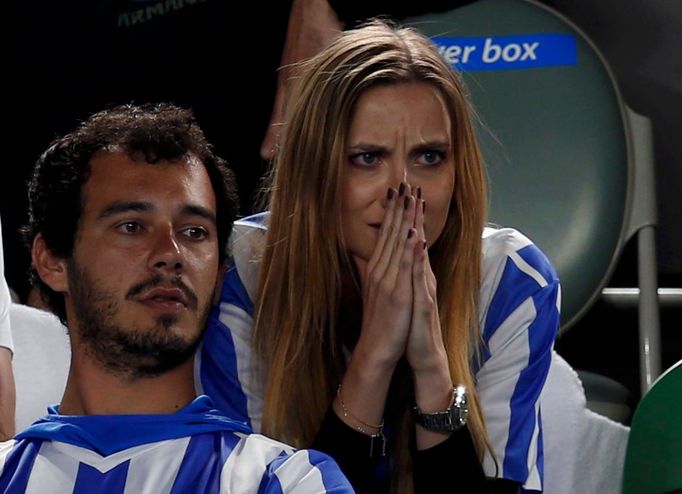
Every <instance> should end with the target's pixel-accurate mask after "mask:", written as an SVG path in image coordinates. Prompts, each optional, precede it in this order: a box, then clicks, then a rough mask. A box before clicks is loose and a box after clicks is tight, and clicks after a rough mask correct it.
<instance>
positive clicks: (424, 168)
mask: <svg viewBox="0 0 682 494" xmlns="http://www.w3.org/2000/svg"><path fill="white" fill-rule="evenodd" d="M451 143H452V125H451V122H450V117H449V115H448V113H447V110H446V107H445V105H444V104H443V101H442V99H441V96H440V94H439V93H438V91H437V89H435V88H434V87H433V86H432V85H430V84H427V83H423V82H414V83H403V84H393V85H381V86H375V87H373V88H370V89H368V90H367V91H365V92H364V93H363V94H362V95H361V96H360V98H359V99H358V101H357V104H356V107H355V111H354V115H353V119H352V120H351V124H350V129H349V135H348V147H347V148H346V155H345V162H344V163H343V165H342V166H343V178H342V205H341V223H342V228H343V234H344V237H345V240H346V245H347V247H348V249H349V250H350V253H351V255H352V256H353V258H354V259H355V260H356V262H360V263H361V264H362V262H363V261H364V262H366V261H368V260H369V259H370V257H371V256H372V252H373V251H374V245H375V244H376V240H377V236H378V232H379V226H380V225H381V222H382V220H383V218H384V211H385V208H386V203H387V198H386V192H387V190H388V188H389V187H393V188H394V189H397V188H398V186H399V185H400V182H406V183H407V184H409V185H410V186H411V187H412V189H413V190H414V188H415V187H417V186H419V187H421V189H422V199H424V200H425V201H426V210H425V234H426V242H427V243H428V245H432V244H433V243H434V242H435V241H436V240H437V239H438V237H440V235H441V233H442V232H443V229H444V227H445V223H446V220H447V216H448V210H449V207H450V201H451V200H452V194H453V189H454V181H455V174H454V170H455V167H454V157H453V151H454V150H453V149H451Z"/></svg>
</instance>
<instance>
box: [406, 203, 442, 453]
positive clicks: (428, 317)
mask: <svg viewBox="0 0 682 494" xmlns="http://www.w3.org/2000/svg"><path fill="white" fill-rule="evenodd" d="M417 196H418V197H419V199H418V200H417V211H416V215H415V229H416V231H417V236H418V237H419V242H418V244H417V246H416V251H415V255H414V264H413V269H412V288H413V295H412V298H413V304H412V318H411V321H410V332H409V336H408V339H407V348H406V352H405V354H406V357H407V361H408V363H409V365H410V367H411V368H412V373H413V375H414V398H415V402H416V404H417V406H418V407H419V409H420V410H421V411H423V412H427V413H433V412H442V411H444V410H445V409H446V408H447V407H448V405H449V403H450V397H451V396H452V378H451V376H450V367H449V364H448V358H447V353H446V352H445V346H444V345H443V335H442V332H441V326H440V317H439V314H438V298H437V297H436V277H435V275H434V274H433V270H432V269H431V264H430V263H429V256H428V251H427V249H426V247H427V245H426V238H425V236H424V210H425V202H424V200H423V199H421V197H420V196H421V194H420V193H419V191H418V192H417ZM416 432H417V434H416V440H417V449H420V450H421V449H426V448H430V447H432V446H435V445H436V444H438V443H440V442H442V441H444V440H445V439H446V438H447V435H445V434H441V433H438V432H431V431H428V430H426V429H424V428H422V427H420V426H417V431H416Z"/></svg>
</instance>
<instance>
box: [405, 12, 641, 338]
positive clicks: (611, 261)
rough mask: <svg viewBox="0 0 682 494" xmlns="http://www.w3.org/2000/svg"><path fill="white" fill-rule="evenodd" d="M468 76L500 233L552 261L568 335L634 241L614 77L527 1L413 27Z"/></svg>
mask: <svg viewBox="0 0 682 494" xmlns="http://www.w3.org/2000/svg"><path fill="white" fill-rule="evenodd" d="M406 22H407V23H408V24H411V25H413V26H414V27H416V28H417V29H418V30H420V31H421V32H423V33H424V34H427V35H428V36H431V37H432V39H434V41H435V42H436V44H438V45H439V46H440V47H441V50H442V51H443V54H444V55H445V56H446V58H449V60H450V61H451V63H453V65H455V66H456V67H459V68H460V70H462V76H463V78H464V81H465V83H466V85H467V88H468V90H469V91H470V93H471V99H472V101H473V105H474V108H475V110H476V112H477V114H478V117H479V120H480V122H479V125H478V129H477V130H478V137H479V142H480V143H481V146H482V150H483V155H484V158H485V161H486V165H487V170H488V176H489V185H490V199H491V201H490V202H491V210H490V213H489V220H490V221H491V222H492V223H496V224H500V225H504V226H513V227H515V228H517V229H519V230H521V231H522V232H523V233H525V234H526V235H528V236H529V237H530V238H532V239H533V241H534V242H535V243H536V244H538V246H539V247H540V248H541V249H542V250H543V251H544V252H545V253H546V254H547V256H548V257H549V258H550V260H551V261H552V263H553V264H554V266H555V268H556V269H557V272H558V274H559V278H560V279H561V283H562V298H563V301H562V311H561V312H562V314H561V316H562V330H565V329H566V328H568V327H569V326H570V325H571V324H572V323H573V322H574V321H576V320H577V319H579V317H580V316H581V315H582V313H583V312H584V311H586V310H587V309H588V308H589V306H590V305H591V303H592V301H593V300H594V299H595V298H596V297H597V296H598V295H599V294H600V292H601V289H602V287H603V286H604V284H605V283H606V281H607V280H608V277H609V276H610V274H611V272H612V270H613V268H614V266H615V264H616V261H617V258H618V255H619V254H620V251H621V246H622V244H623V243H624V238H625V235H626V223H627V219H628V215H629V210H628V200H629V195H630V187H629V183H630V180H631V176H632V171H631V164H630V159H629V153H630V150H629V148H628V140H627V133H628V126H627V124H628V123H627V118H626V116H625V109H624V106H623V104H622V102H621V97H620V94H619V92H618V88H617V86H616V84H615V81H614V78H613V76H612V74H611V72H610V70H609V68H608V66H607V64H606V63H605V61H604V59H603V57H602V56H601V55H600V54H599V52H598V51H597V49H596V47H595V46H594V45H593V44H592V43H591V42H590V40H589V39H588V38H587V37H586V36H585V35H584V34H583V33H582V32H581V31H580V30H579V29H578V28H577V27H576V26H575V25H573V24H572V23H571V22H570V21H568V20H567V19H566V18H564V17H562V16H561V15H559V14H557V13H556V12H554V11H552V10H550V9H548V8H546V7H545V6H543V5H541V4H539V3H536V2H534V1H528V0H480V1H477V2H474V3H472V4H469V5H466V6H464V7H461V8H458V9H454V10H452V11H449V12H446V13H438V14H429V15H424V16H421V17H416V18H410V19H407V20H406Z"/></svg>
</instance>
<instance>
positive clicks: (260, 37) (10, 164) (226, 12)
mask: <svg viewBox="0 0 682 494" xmlns="http://www.w3.org/2000/svg"><path fill="white" fill-rule="evenodd" d="M357 3H358V4H361V2H357ZM382 3H386V6H383V5H381V4H382ZM417 3H418V4H419V5H418V6H416V7H415V4H417ZM429 3H431V4H437V5H438V8H440V9H441V10H442V9H444V8H449V7H453V8H454V7H456V6H457V5H458V4H460V3H466V2H461V1H459V2H458V1H452V2H443V1H440V2H438V1H436V2H434V1H431V2H414V4H410V5H407V6H406V5H403V4H398V3H396V2H365V3H363V4H362V5H361V8H359V9H356V10H358V11H360V12H362V13H363V14H364V13H365V12H364V11H363V9H364V10H366V11H367V12H366V13H372V9H368V8H367V6H368V5H370V6H372V5H373V4H376V5H374V7H373V8H374V10H375V11H377V9H385V10H384V12H385V13H394V12H402V11H404V12H405V13H407V12H409V13H426V12H427V10H426V9H427V7H426V4H429ZM543 3H545V4H547V5H549V6H551V7H553V8H555V9H556V10H558V11H559V12H561V13H562V14H564V15H565V16H566V17H568V18H569V19H571V20H572V21H573V22H574V23H575V24H577V25H578V26H579V27H580V28H581V29H582V30H583V31H585V32H586V34H587V35H588V36H589V37H590V38H591V39H592V40H593V41H594V43H595V44H596V45H597V47H598V48H599V49H600V50H601V51H602V52H603V54H604V56H605V58H606V59H607V61H608V62H609V63H610V65H611V67H612V69H613V70H614V72H615V75H616V78H617V80H618V81H619V84H620V87H621V90H622V92H623V95H624V98H625V100H626V102H627V103H628V104H629V105H630V106H631V107H632V108H633V109H635V110H636V111H637V112H639V113H641V114H644V115H646V116H648V117H650V118H651V119H652V121H653V127H654V146H655V160H656V185H657V188H658V213H659V228H658V234H657V235H658V237H657V242H658V244H657V246H658V275H659V284H660V286H663V287H677V288H679V287H682V219H681V216H682V215H681V214H680V213H681V210H682V208H681V207H680V206H681V195H682V158H681V156H682V130H681V129H682V2H680V1H671V0H649V1H647V2H641V1H639V0H624V1H616V0H599V1H594V0H546V1H544V2H543ZM341 4H343V5H344V8H349V12H346V13H344V15H349V16H351V15H353V12H352V10H353V9H352V7H353V6H354V2H352V1H350V0H349V1H347V2H342V3H340V5H341ZM356 7H357V6H356ZM14 8H15V12H14V14H15V15H14V17H13V20H12V24H14V26H13V27H14V29H15V31H14V33H15V43H14V46H13V53H12V59H11V66H10V69H9V70H8V71H7V72H9V74H10V78H11V80H12V84H11V88H12V89H11V92H10V93H9V94H8V99H9V107H10V113H9V118H10V121H9V122H8V124H9V125H8V127H9V133H8V138H9V139H8V140H9V153H8V155H7V156H6V158H5V162H4V173H3V174H2V177H3V178H2V181H1V183H0V214H1V215H2V220H3V230H4V237H5V256H6V271H7V276H8V281H9V283H10V286H11V287H12V288H13V289H14V290H15V291H17V293H19V294H20V295H21V296H22V297H23V296H25V295H26V292H27V290H28V282H27V276H26V270H27V266H28V262H29V260H28V255H27V254H26V250H25V248H24V247H23V246H22V245H21V242H20V240H19V236H18V234H17V233H16V232H17V229H18V227H19V226H20V224H21V222H23V221H24V219H25V211H26V190H25V183H26V181H27V179H28V176H29V171H30V169H31V167H32V164H33V163H34V162H35V160H36V158H37V157H38V155H39V154H40V153H41V152H42V151H43V150H44V149H45V148H46V147H47V144H48V143H49V142H50V141H51V140H52V139H53V138H54V137H55V136H57V135H59V134H62V133H64V132H66V131H68V130H70V129H72V128H73V127H74V126H75V124H76V123H77V122H78V121H79V120H82V119H84V118H86V117H87V116H88V115H89V114H91V113H92V112H94V111H97V110H101V109H103V108H105V107H107V106H112V105H114V104H120V103H127V102H131V101H134V102H137V103H144V102H149V101H173V102H175V103H177V104H180V105H184V106H191V107H192V108H193V109H194V111H195V114H196V116H197V119H198V120H199V123H200V125H201V126H202V128H203V129H204V130H205V132H206V134H207V137H208V139H209V141H210V142H212V143H213V144H214V145H215V146H216V148H217V151H218V154H220V155H221V156H223V157H225V158H226V159H227V160H228V161H229V162H230V163H231V164H232V165H233V167H234V168H235V169H236V171H237V174H238V179H239V186H240V191H241V195H242V212H243V213H244V214H247V213H249V212H250V211H251V210H252V207H253V200H252V194H253V192H254V191H255V190H256V188H257V184H258V180H259V177H260V176H261V174H262V172H263V171H264V169H265V163H263V162H262V161H261V160H260V158H259V155H258V150H259V147H260V141H261V138H262V135H263V133H264V131H265V127H266V125H267V122H268V120H269V115H270V111H271V107H272V99H273V95H274V82H275V71H276V67H277V65H278V63H279V60H280V55H281V48H282V46H283V40H284V35H285V29H286V24H287V16H288V11H289V2H287V1H284V2H282V1H278V2H268V3H261V2H242V3H241V4H240V6H239V12H240V15H239V16H237V15H236V13H235V12H234V9H231V8H229V6H228V2H223V1H220V0H192V1H188V0H184V1H183V0H166V1H149V0H103V1H99V2H86V1H83V0H80V1H75V2H48V1H45V0H41V1H37V2H30V3H29V2H15V5H14ZM399 15H400V14H399ZM238 31H239V32H241V33H243V32H246V33H248V34H247V35H240V34H239V33H238ZM610 285H611V286H635V285H636V246H635V245H634V242H631V243H630V244H629V245H628V246H627V247H626V249H625V251H624V253H623V255H622V257H621V260H620V262H619V264H618V267H617V269H616V271H615V273H614V275H613V277H612V280H611V282H610ZM661 315H662V332H663V334H662V337H663V349H664V354H663V364H664V367H667V366H668V365H671V364H672V363H673V362H675V361H677V360H679V359H681V358H682V309H681V308H674V309H665V310H663V311H662V314H661ZM636 320H637V318H636V310H634V309H633V310H625V311H615V310H614V309H612V308H610V307H608V306H606V305H605V304H604V303H602V302H597V303H596V304H595V306H594V307H593V309H592V310H591V311H590V312H589V313H588V314H587V316H586V317H585V318H584V319H583V320H582V321H580V322H579V323H578V324H577V325H576V326H574V327H573V328H572V329H570V330H569V331H568V332H567V333H565V335H563V336H562V337H561V338H560V339H559V341H558V342H557V349H558V350H559V352H560V353H562V354H563V355H564V357H565V358H566V359H567V360H568V361H569V362H570V363H571V364H572V365H574V366H575V367H579V368H586V369H590V370H593V371H596V372H600V373H603V374H606V375H609V376H611V377H613V378H615V379H617V380H618V381H620V382H622V383H623V384H625V385H626V386H627V387H628V388H629V389H630V390H631V391H632V392H633V394H635V395H637V394H638V392H639V391H638V389H639V375H638V356H637V325H636Z"/></svg>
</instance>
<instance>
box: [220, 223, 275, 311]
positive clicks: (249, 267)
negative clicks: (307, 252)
mask: <svg viewBox="0 0 682 494" xmlns="http://www.w3.org/2000/svg"><path fill="white" fill-rule="evenodd" d="M268 217H269V214H268V213H267V212H264V213H258V214H254V215H252V216H247V217H245V218H241V219H239V220H237V221H235V222H234V225H233V227H232V235H231V236H230V241H229V243H228V245H229V258H230V266H229V271H228V274H227V276H226V278H225V283H226V284H235V283H238V284H241V285H243V288H244V289H245V290H246V293H247V295H248V297H249V299H250V300H252V301H253V300H254V299H255V298H254V297H255V294H256V291H257V289H258V273H259V269H260V261H261V256H262V253H263V249H264V247H265V234H266V232H267V220H268Z"/></svg>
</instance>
